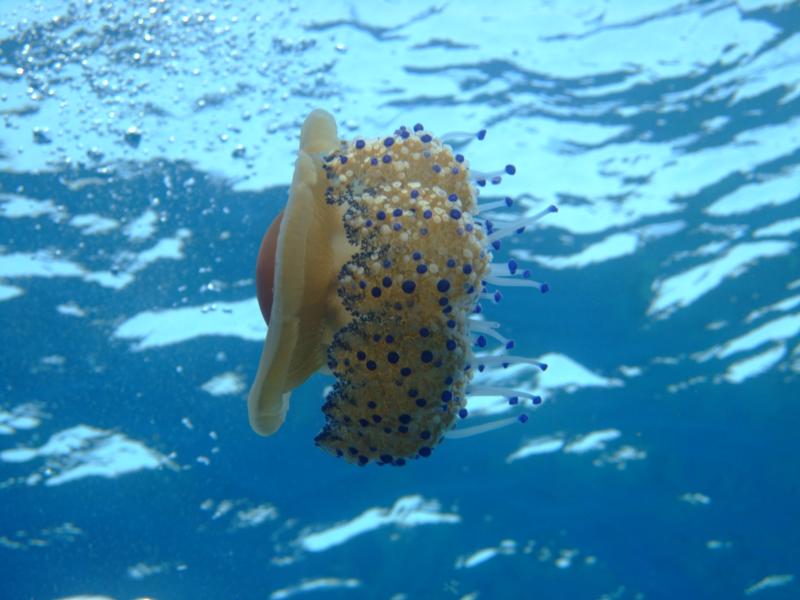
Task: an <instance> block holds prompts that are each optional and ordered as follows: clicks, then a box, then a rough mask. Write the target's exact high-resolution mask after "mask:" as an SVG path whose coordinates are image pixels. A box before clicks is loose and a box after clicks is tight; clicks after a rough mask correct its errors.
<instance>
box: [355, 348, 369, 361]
mask: <svg viewBox="0 0 800 600" xmlns="http://www.w3.org/2000/svg"><path fill="white" fill-rule="evenodd" d="M356 358H358V360H364V359H365V358H367V355H366V353H365V352H363V351H361V350H359V351H358V352H356Z"/></svg>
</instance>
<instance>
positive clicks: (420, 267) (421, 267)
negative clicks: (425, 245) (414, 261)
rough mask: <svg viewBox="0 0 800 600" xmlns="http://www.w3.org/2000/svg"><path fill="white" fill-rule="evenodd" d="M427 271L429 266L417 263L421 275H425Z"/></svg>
mask: <svg viewBox="0 0 800 600" xmlns="http://www.w3.org/2000/svg"><path fill="white" fill-rule="evenodd" d="M427 271H428V267H427V266H425V265H417V273H419V274H420V275H423V274H424V273H427Z"/></svg>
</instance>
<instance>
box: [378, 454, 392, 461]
mask: <svg viewBox="0 0 800 600" xmlns="http://www.w3.org/2000/svg"><path fill="white" fill-rule="evenodd" d="M381 460H382V461H383V462H385V463H390V462H392V457H391V455H389V454H381Z"/></svg>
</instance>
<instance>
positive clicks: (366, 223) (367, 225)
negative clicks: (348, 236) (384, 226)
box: [364, 219, 372, 227]
mask: <svg viewBox="0 0 800 600" xmlns="http://www.w3.org/2000/svg"><path fill="white" fill-rule="evenodd" d="M364 226H365V227H372V219H367V220H366V221H365V222H364Z"/></svg>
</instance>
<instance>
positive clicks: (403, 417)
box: [397, 415, 411, 425]
mask: <svg viewBox="0 0 800 600" xmlns="http://www.w3.org/2000/svg"><path fill="white" fill-rule="evenodd" d="M397 420H398V421H400V422H401V423H403V424H404V425H408V424H409V423H411V415H400V416H399V417H397Z"/></svg>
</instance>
